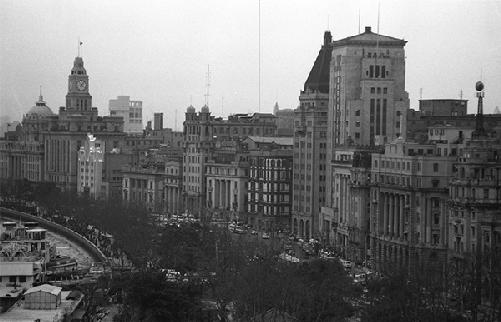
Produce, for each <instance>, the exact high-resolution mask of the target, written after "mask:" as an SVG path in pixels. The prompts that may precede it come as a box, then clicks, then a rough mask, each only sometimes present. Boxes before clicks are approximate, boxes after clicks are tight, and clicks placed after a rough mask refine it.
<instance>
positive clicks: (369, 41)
mask: <svg viewBox="0 0 501 322" xmlns="http://www.w3.org/2000/svg"><path fill="white" fill-rule="evenodd" d="M405 43H406V41H405V40H403V39H397V38H393V37H389V36H383V35H380V34H377V33H374V32H372V31H371V27H365V32H364V33H361V34H359V35H355V36H351V37H347V38H344V39H341V40H337V41H334V42H333V43H332V58H331V64H330V93H329V96H330V97H329V131H328V133H329V137H328V140H329V150H330V151H329V152H330V155H329V159H332V156H333V155H334V154H333V150H334V149H335V147H336V146H340V145H383V144H384V143H386V142H391V141H392V140H394V139H395V138H397V137H399V136H400V134H401V133H405V122H402V118H403V119H404V120H405V116H406V112H407V109H408V108H409V97H408V93H407V92H406V91H405V51H404V46H405Z"/></svg>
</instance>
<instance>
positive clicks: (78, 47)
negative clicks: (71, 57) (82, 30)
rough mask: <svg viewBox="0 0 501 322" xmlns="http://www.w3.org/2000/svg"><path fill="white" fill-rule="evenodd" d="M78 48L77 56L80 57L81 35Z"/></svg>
mask: <svg viewBox="0 0 501 322" xmlns="http://www.w3.org/2000/svg"><path fill="white" fill-rule="evenodd" d="M77 48H78V55H77V57H80V37H78V46H77Z"/></svg>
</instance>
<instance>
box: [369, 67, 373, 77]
mask: <svg viewBox="0 0 501 322" xmlns="http://www.w3.org/2000/svg"><path fill="white" fill-rule="evenodd" d="M369 77H370V78H372V77H374V66H372V65H371V66H369Z"/></svg>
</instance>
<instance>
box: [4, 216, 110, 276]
mask: <svg viewBox="0 0 501 322" xmlns="http://www.w3.org/2000/svg"><path fill="white" fill-rule="evenodd" d="M0 218H2V220H3V221H7V220H12V221H19V220H22V221H36V222H38V223H39V225H40V227H43V228H45V229H47V231H48V232H49V233H50V234H48V238H49V239H51V238H53V240H54V241H55V242H56V247H58V246H59V247H60V248H59V249H58V250H59V253H60V254H62V255H63V254H66V253H68V252H71V253H73V256H76V257H77V261H80V262H81V263H82V265H83V266H85V267H86V266H88V265H90V264H91V263H92V262H104V261H106V257H105V256H104V254H103V253H102V252H101V251H100V250H99V249H98V248H97V247H96V246H95V245H94V244H92V243H91V242H90V241H89V240H87V239H86V238H85V237H83V236H81V235H80V234H78V233H76V232H74V231H72V230H70V229H68V228H66V227H63V226H61V225H59V224H56V223H53V222H51V221H48V220H46V219H44V218H41V217H38V216H34V215H31V214H27V213H23V212H19V211H15V210H11V209H7V208H3V207H0ZM70 256H71V255H70ZM80 256H81V257H82V258H81V259H79V258H78V257H80ZM80 262H79V264H80Z"/></svg>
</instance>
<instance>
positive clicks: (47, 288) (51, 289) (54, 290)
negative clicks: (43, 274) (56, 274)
mask: <svg viewBox="0 0 501 322" xmlns="http://www.w3.org/2000/svg"><path fill="white" fill-rule="evenodd" d="M61 290H62V288H60V287H58V286H54V285H50V284H42V285H39V286H35V287H32V288H30V289H28V290H27V291H26V292H25V293H24V294H25V295H26V294H30V293H35V292H46V293H51V294H54V295H58V294H60V293H61Z"/></svg>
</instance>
